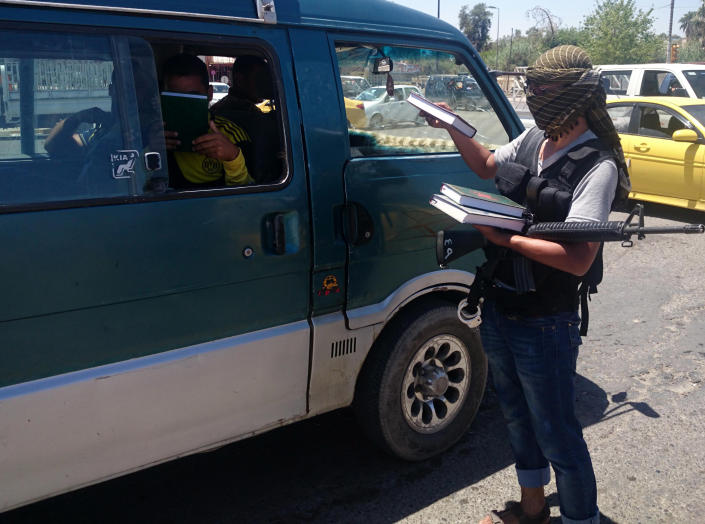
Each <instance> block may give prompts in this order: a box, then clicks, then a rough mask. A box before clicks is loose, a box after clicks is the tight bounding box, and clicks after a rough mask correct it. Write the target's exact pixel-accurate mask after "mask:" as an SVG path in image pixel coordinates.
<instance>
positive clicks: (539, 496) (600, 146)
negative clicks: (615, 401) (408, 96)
mask: <svg viewBox="0 0 705 524" xmlns="http://www.w3.org/2000/svg"><path fill="white" fill-rule="evenodd" d="M526 77H527V97H526V101H527V105H528V106H529V109H530V111H531V114H532V115H533V117H534V119H535V121H536V127H535V128H532V129H530V130H528V131H525V132H524V133H522V134H521V135H520V136H519V137H517V138H516V139H515V140H513V141H512V142H511V143H509V144H507V145H505V146H502V147H500V148H498V149H497V150H496V151H495V152H494V153H492V152H491V151H488V150H487V149H485V148H484V147H483V146H482V145H481V144H479V143H478V142H476V141H475V140H473V139H468V138H466V137H465V136H464V135H462V134H460V133H458V132H457V131H455V130H453V129H452V128H449V127H448V126H446V125H445V124H442V123H441V122H439V121H437V120H435V119H433V118H431V117H427V119H428V121H429V124H430V125H432V126H434V127H445V128H446V129H448V132H449V133H450V135H451V137H452V138H453V140H454V142H455V144H456V146H457V147H458V150H459V151H460V153H461V155H462V157H463V159H464V160H465V162H466V163H467V164H468V166H469V167H470V168H471V169H472V170H473V171H474V172H475V173H477V175H479V176H480V177H481V178H495V181H496V182H497V186H498V188H499V190H500V192H501V193H503V194H505V195H507V196H510V198H513V199H515V200H517V201H519V202H520V203H522V204H526V205H527V206H528V207H529V208H530V209H531V210H532V211H533V212H534V214H535V216H536V217H537V218H538V220H539V221H542V220H543V221H563V220H565V221H568V222H574V221H580V222H585V221H594V222H601V221H605V220H607V218H608V215H609V212H610V208H611V206H612V205H613V202H614V201H621V200H622V199H623V198H625V196H626V192H627V191H628V187H629V182H628V178H627V177H626V166H625V164H624V156H623V153H622V149H621V146H620V144H619V138H618V136H617V133H616V131H615V129H614V126H613V124H612V121H611V120H610V118H609V116H608V114H607V111H606V108H605V92H604V89H603V87H602V85H601V83H600V81H599V75H598V74H597V73H595V72H594V71H593V70H592V64H591V61H590V58H589V57H588V55H587V54H586V53H585V52H584V51H583V50H582V49H580V48H579V47H575V46H559V47H556V48H554V49H551V50H549V51H547V52H546V53H544V54H543V55H541V56H540V57H539V58H538V60H537V61H536V63H535V64H534V66H533V67H530V68H528V71H527V74H526ZM517 173H520V174H521V176H516V175H517ZM544 190H546V192H545V193H544ZM541 195H553V196H556V195H558V196H563V197H564V198H558V197H557V196H556V198H553V197H552V198H543V197H542V196H541ZM477 229H479V230H480V231H481V232H482V233H483V234H484V235H485V237H486V238H487V239H488V240H489V241H490V243H491V247H492V248H493V249H498V250H502V251H503V252H504V253H506V256H504V257H503V258H502V259H501V262H500V263H499V265H498V269H497V271H496V273H495V274H496V279H495V282H494V286H493V288H492V290H491V291H490V292H489V293H488V296H487V297H486V301H485V303H484V307H483V315H482V318H483V323H482V325H481V327H480V330H481V335H482V341H483V345H484V348H485V351H486V353H487V357H488V361H489V364H490V368H491V371H492V376H493V379H494V383H495V388H496V391H497V396H498V398H499V402H500V405H501V407H502V411H503V413H504V416H505V419H506V420H507V424H508V432H509V439H510V443H511V446H512V450H513V452H514V456H515V460H516V471H517V477H518V482H519V486H520V488H521V502H519V503H511V504H509V505H508V506H507V508H506V509H505V510H503V511H493V512H492V513H491V515H490V516H488V517H486V518H485V519H484V520H483V521H482V524H489V523H501V522H507V523H516V522H519V523H536V524H539V523H541V524H543V523H547V522H549V518H550V511H549V507H548V504H547V503H546V500H545V495H544V486H545V485H546V484H548V483H549V480H550V475H551V473H550V468H549V465H550V466H551V467H552V468H553V471H554V473H555V475H556V485H557V488H558V494H559V497H560V509H561V515H562V518H563V522H564V523H570V524H578V523H594V524H597V523H598V522H599V512H598V508H597V488H596V482H595V475H594V472H593V468H592V462H591V460H590V454H589V452H588V449H587V445H586V443H585V440H584V439H583V435H582V430H581V427H580V424H579V423H578V421H577V419H576V417H575V412H574V394H575V390H574V377H575V370H576V360H577V356H578V347H579V346H580V344H581V336H580V335H581V331H580V328H579V325H580V317H579V315H578V305H579V302H580V297H581V295H582V296H586V294H587V290H586V289H585V288H584V287H583V288H582V292H581V291H579V285H580V283H581V281H582V282H585V280H584V279H585V278H586V277H585V275H586V273H592V272H593V270H591V268H595V267H599V269H600V270H601V249H600V247H601V246H600V244H599V243H595V242H577V243H558V242H551V241H547V240H541V239H535V238H529V237H525V236H522V235H520V234H515V233H511V232H508V231H504V230H500V229H496V228H491V227H482V226H477ZM593 264H595V265H593ZM589 270H590V271H589ZM584 303H585V304H586V303H587V302H586V301H584ZM583 320H585V318H584V319H583Z"/></svg>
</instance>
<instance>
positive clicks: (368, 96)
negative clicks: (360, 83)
mask: <svg viewBox="0 0 705 524" xmlns="http://www.w3.org/2000/svg"><path fill="white" fill-rule="evenodd" d="M411 93H417V94H419V95H420V94H421V91H420V90H419V88H418V87H416V86H412V85H397V86H394V95H393V96H389V95H388V94H387V88H386V87H385V86H375V87H370V88H369V89H366V90H365V91H363V92H362V93H360V94H359V95H358V96H357V97H356V98H355V100H357V101H360V102H362V104H363V106H364V108H365V116H366V118H367V127H372V128H381V127H383V126H388V125H394V124H400V123H412V124H415V125H423V124H424V123H425V122H426V121H425V119H424V118H422V117H420V116H419V110H418V109H416V108H415V107H414V106H412V105H411V104H410V103H409V102H407V101H406V99H407V98H409V95H410V94H411Z"/></svg>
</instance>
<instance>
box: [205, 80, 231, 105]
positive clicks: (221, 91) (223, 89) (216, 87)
mask: <svg viewBox="0 0 705 524" xmlns="http://www.w3.org/2000/svg"><path fill="white" fill-rule="evenodd" d="M210 86H211V87H212V88H213V99H212V100H211V101H210V105H213V104H215V103H216V102H217V101H218V100H221V99H223V98H225V97H226V95H227V94H228V89H230V86H229V85H228V84H226V83H224V82H211V83H210Z"/></svg>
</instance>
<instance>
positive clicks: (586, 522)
mask: <svg viewBox="0 0 705 524" xmlns="http://www.w3.org/2000/svg"><path fill="white" fill-rule="evenodd" d="M561 522H563V524H600V510H597V513H595V515H594V516H592V517H590V518H589V519H583V520H575V519H569V518H568V517H566V516H565V515H561Z"/></svg>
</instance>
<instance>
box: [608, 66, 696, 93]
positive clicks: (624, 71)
mask: <svg viewBox="0 0 705 524" xmlns="http://www.w3.org/2000/svg"><path fill="white" fill-rule="evenodd" d="M595 69H596V70H597V71H599V72H600V78H601V79H602V81H603V85H604V87H605V92H606V93H607V98H608V99H609V98H619V97H622V96H662V95H665V96H687V97H691V98H705V65H701V64H623V65H597V66H595Z"/></svg>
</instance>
